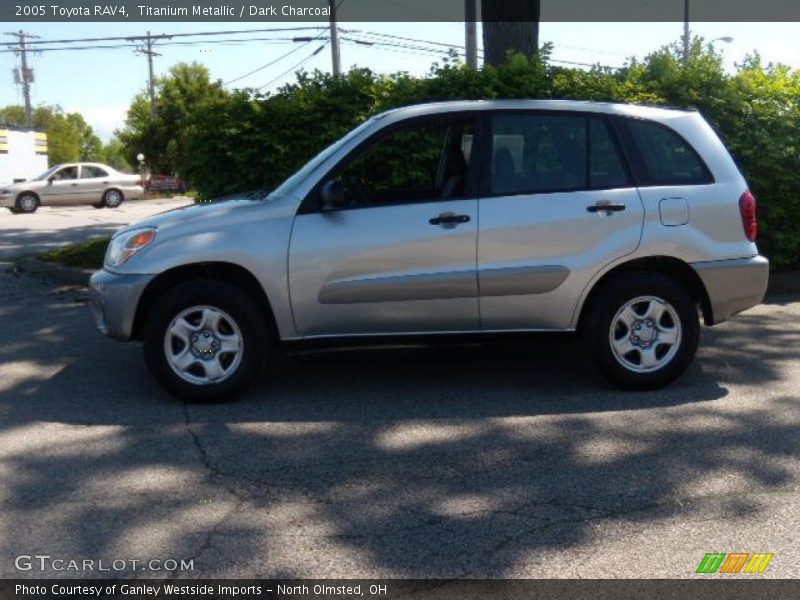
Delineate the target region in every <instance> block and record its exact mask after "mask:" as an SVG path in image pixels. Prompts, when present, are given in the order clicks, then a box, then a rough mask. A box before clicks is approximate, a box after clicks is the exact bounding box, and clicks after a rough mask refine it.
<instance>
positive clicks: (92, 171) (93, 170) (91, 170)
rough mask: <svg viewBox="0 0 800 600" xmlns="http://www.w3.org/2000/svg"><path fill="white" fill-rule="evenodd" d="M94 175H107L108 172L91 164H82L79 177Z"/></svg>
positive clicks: (90, 177)
mask: <svg viewBox="0 0 800 600" xmlns="http://www.w3.org/2000/svg"><path fill="white" fill-rule="evenodd" d="M95 177H108V173H106V172H105V171H104V170H103V169H101V168H100V167H93V166H91V165H84V166H83V167H82V168H81V179H93V178H95Z"/></svg>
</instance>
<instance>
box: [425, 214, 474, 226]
mask: <svg viewBox="0 0 800 600" xmlns="http://www.w3.org/2000/svg"><path fill="white" fill-rule="evenodd" d="M428 223H430V224H431V225H441V226H442V227H447V228H452V227H455V226H456V225H458V224H459V223H469V215H457V214H455V213H452V212H443V213H441V214H440V215H439V216H438V217H433V218H432V219H429V220H428Z"/></svg>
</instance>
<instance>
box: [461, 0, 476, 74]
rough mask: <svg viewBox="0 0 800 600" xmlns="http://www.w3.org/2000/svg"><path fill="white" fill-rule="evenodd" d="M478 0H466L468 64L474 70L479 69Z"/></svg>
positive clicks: (465, 19)
mask: <svg viewBox="0 0 800 600" xmlns="http://www.w3.org/2000/svg"><path fill="white" fill-rule="evenodd" d="M476 2H477V0H464V35H465V38H466V39H465V43H464V45H465V46H466V48H467V66H468V67H469V68H470V69H472V70H473V71H475V70H477V69H478V26H477V24H476V23H475V21H476V19H477V5H476Z"/></svg>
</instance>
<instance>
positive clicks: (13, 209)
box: [8, 206, 22, 215]
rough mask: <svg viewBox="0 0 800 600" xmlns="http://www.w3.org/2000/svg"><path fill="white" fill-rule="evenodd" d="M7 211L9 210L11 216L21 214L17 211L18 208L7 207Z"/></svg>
mask: <svg viewBox="0 0 800 600" xmlns="http://www.w3.org/2000/svg"><path fill="white" fill-rule="evenodd" d="M8 210H10V211H11V212H12V213H13V214H15V215H18V214H19V213H21V212H22V211H21V210H20V209H18V208H15V207H13V206H9V207H8Z"/></svg>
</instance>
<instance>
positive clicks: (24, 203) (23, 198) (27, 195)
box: [16, 192, 39, 213]
mask: <svg viewBox="0 0 800 600" xmlns="http://www.w3.org/2000/svg"><path fill="white" fill-rule="evenodd" d="M16 204H17V206H16V209H17V210H18V211H19V212H21V213H34V212H36V209H37V208H39V196H37V195H36V194H34V193H32V192H22V193H21V194H20V195H19V196H17V202H16Z"/></svg>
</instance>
